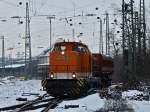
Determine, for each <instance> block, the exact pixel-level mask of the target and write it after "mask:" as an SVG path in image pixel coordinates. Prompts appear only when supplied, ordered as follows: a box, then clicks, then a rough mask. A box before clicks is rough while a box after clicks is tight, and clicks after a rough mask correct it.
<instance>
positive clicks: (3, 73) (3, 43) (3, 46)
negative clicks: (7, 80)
mask: <svg viewBox="0 0 150 112" xmlns="http://www.w3.org/2000/svg"><path fill="white" fill-rule="evenodd" d="M1 39H2V77H4V76H5V41H4V36H2V37H1Z"/></svg>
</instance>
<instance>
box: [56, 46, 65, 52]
mask: <svg viewBox="0 0 150 112" xmlns="http://www.w3.org/2000/svg"><path fill="white" fill-rule="evenodd" d="M54 51H66V46H65V45H55V47H54Z"/></svg>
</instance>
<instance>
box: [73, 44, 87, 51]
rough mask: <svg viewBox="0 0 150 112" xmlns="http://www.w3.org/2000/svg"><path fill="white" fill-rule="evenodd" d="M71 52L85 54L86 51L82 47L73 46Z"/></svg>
mask: <svg viewBox="0 0 150 112" xmlns="http://www.w3.org/2000/svg"><path fill="white" fill-rule="evenodd" d="M72 51H76V52H86V49H85V48H84V46H82V45H78V44H74V45H73V47H72Z"/></svg>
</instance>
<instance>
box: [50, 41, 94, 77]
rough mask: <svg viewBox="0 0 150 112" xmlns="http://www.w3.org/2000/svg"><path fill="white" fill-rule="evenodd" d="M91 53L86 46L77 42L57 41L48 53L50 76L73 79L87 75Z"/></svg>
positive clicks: (88, 73)
mask: <svg viewBox="0 0 150 112" xmlns="http://www.w3.org/2000/svg"><path fill="white" fill-rule="evenodd" d="M90 59H91V54H90V51H89V50H88V48H87V46H86V45H84V44H82V43H77V42H59V43H56V44H55V45H54V48H53V50H52V52H51V53H50V67H49V71H50V75H49V76H50V78H53V79H75V78H85V77H89V76H90V75H91V74H90V71H91V65H90V64H91V60H90Z"/></svg>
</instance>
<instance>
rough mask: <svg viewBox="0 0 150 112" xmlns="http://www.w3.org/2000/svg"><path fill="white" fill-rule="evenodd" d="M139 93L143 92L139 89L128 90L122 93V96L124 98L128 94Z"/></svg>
mask: <svg viewBox="0 0 150 112" xmlns="http://www.w3.org/2000/svg"><path fill="white" fill-rule="evenodd" d="M140 94H144V93H143V92H141V91H138V90H128V91H125V92H123V93H122V97H123V98H126V97H129V96H136V95H140Z"/></svg>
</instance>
